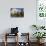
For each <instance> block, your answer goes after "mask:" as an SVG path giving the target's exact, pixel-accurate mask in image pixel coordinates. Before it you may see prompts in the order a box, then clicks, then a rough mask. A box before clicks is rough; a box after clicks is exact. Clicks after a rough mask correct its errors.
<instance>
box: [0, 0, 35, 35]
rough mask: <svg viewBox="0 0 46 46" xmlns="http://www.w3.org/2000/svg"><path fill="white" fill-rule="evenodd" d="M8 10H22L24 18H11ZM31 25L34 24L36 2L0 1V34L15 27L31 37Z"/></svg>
mask: <svg viewBox="0 0 46 46" xmlns="http://www.w3.org/2000/svg"><path fill="white" fill-rule="evenodd" d="M10 8H24V17H23V18H11V17H10ZM32 24H36V0H0V34H2V33H4V32H8V31H9V28H11V27H16V26H17V27H19V31H20V32H30V35H32V30H31V28H30V26H31V25H32Z"/></svg>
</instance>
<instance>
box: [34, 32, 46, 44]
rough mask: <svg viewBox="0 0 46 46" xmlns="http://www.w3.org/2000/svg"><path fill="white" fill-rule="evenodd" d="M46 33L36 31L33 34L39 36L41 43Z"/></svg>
mask: <svg viewBox="0 0 46 46" xmlns="http://www.w3.org/2000/svg"><path fill="white" fill-rule="evenodd" d="M45 34H46V33H45V32H35V33H34V34H33V35H34V36H35V37H36V38H37V41H38V43H41V42H40V40H41V39H42V38H43V37H44V36H45ZM44 38H45V37H44Z"/></svg>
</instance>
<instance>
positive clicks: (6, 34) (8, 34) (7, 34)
mask: <svg viewBox="0 0 46 46" xmlns="http://www.w3.org/2000/svg"><path fill="white" fill-rule="evenodd" d="M7 36H17V42H16V45H15V46H18V33H17V34H10V33H5V41H4V42H5V46H7V45H8V42H7V38H8V37H7ZM15 40H16V38H15Z"/></svg>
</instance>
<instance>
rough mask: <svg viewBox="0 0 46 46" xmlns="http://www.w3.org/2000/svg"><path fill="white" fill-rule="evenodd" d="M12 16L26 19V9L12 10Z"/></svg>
mask: <svg viewBox="0 0 46 46" xmlns="http://www.w3.org/2000/svg"><path fill="white" fill-rule="evenodd" d="M10 16H11V17H24V8H11V9H10Z"/></svg>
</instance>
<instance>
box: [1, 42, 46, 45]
mask: <svg viewBox="0 0 46 46" xmlns="http://www.w3.org/2000/svg"><path fill="white" fill-rule="evenodd" d="M0 46H4V43H3V42H2V43H1V42H0ZM7 46H15V43H12V42H11V43H8V45H7ZM24 46H25V45H24ZM30 46H37V43H33V42H32V43H30ZM41 46H46V43H44V44H43V45H41Z"/></svg>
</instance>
